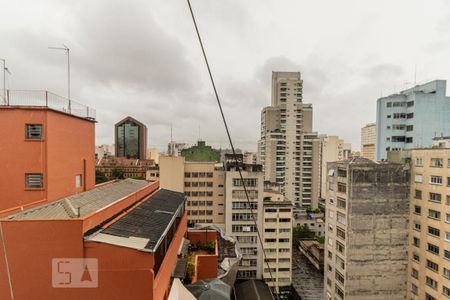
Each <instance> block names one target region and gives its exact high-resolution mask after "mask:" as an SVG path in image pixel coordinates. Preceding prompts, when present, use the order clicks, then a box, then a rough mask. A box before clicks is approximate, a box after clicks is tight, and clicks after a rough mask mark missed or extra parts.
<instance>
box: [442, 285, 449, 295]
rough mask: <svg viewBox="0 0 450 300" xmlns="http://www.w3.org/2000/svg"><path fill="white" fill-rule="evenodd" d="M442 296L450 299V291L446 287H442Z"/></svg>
mask: <svg viewBox="0 0 450 300" xmlns="http://www.w3.org/2000/svg"><path fill="white" fill-rule="evenodd" d="M442 294H444V295H445V296H447V297H448V298H450V289H449V288H448V287H446V286H442Z"/></svg>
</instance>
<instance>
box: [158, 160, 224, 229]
mask: <svg viewBox="0 0 450 300" xmlns="http://www.w3.org/2000/svg"><path fill="white" fill-rule="evenodd" d="M159 168H160V169H159V180H160V185H161V188H164V189H171V190H174V191H181V192H184V193H185V195H186V211H187V218H188V224H190V225H194V224H197V223H198V224H207V223H214V224H223V223H224V222H225V216H224V210H225V204H224V199H225V196H224V194H225V191H224V183H225V178H224V170H223V167H221V165H217V164H216V163H214V162H189V161H185V160H184V157H182V156H161V157H160V163H159Z"/></svg>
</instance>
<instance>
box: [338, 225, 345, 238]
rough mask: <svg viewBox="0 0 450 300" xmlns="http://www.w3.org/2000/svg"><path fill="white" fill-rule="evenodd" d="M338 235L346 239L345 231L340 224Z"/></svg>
mask: <svg viewBox="0 0 450 300" xmlns="http://www.w3.org/2000/svg"><path fill="white" fill-rule="evenodd" d="M336 235H337V236H338V237H340V238H341V239H343V240H345V231H344V230H343V229H342V228H340V227H339V226H336Z"/></svg>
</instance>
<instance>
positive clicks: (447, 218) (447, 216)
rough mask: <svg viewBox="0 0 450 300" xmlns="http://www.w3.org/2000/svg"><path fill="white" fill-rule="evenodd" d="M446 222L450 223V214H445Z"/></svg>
mask: <svg viewBox="0 0 450 300" xmlns="http://www.w3.org/2000/svg"><path fill="white" fill-rule="evenodd" d="M445 222H447V223H450V214H445Z"/></svg>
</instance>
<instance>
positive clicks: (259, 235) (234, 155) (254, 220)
mask: <svg viewBox="0 0 450 300" xmlns="http://www.w3.org/2000/svg"><path fill="white" fill-rule="evenodd" d="M187 3H188V5H189V11H190V12H191V16H192V21H193V22H194V27H195V31H196V33H197V37H198V41H199V43H200V47H201V49H202V53H203V58H204V60H205V64H206V68H207V69H208V74H209V78H210V79H211V84H212V87H213V89H214V94H215V96H216V100H217V105H218V106H219V110H220V115H221V116H222V121H223V125H224V126H225V131H226V132H227V137H228V141H229V143H230V147H231V151H232V152H233V159H234V160H235V162H236V165H237V170H238V172H239V178H240V180H241V184H242V187H243V188H244V192H245V197H246V198H247V203H248V206H249V208H250V214H251V216H252V219H253V223H254V224H255V228H256V232H257V234H258V239H259V241H260V243H261V249H262V252H263V257H264V261H265V262H266V263H267V267H268V269H269V274H270V278H271V282H272V283H273V284H274V285H275V281H274V280H273V279H274V277H273V274H272V270H271V268H270V265H269V262H268V261H267V258H266V252H265V251H264V243H263V240H262V238H261V233H260V231H259V228H258V223H257V222H256V217H255V214H254V212H253V208H252V205H251V202H250V198H249V196H248V190H247V187H246V185H245V180H244V177H243V175H242V166H241V164H243V162H242V161H240V160H239V159H238V156H237V154H236V151H235V149H234V145H233V141H232V139H231V134H230V131H229V129H228V124H227V121H226V119H225V114H224V112H223V109H222V104H221V102H220V98H219V93H218V92H217V88H216V84H215V82H214V78H213V75H212V72H211V68H210V66H209V62H208V58H207V56H206V52H205V48H204V46H203V42H202V38H201V36H200V32H199V30H198V26H197V22H196V20H195V16H194V12H193V10H192V6H191V2H190V0H187ZM260 217H262V216H260ZM263 273H264V272H263ZM269 290H270V293H271V294H272V297H274V296H275V298H276V299H279V298H278V295H277V294H274V293H273V291H272V289H270V288H269Z"/></svg>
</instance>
